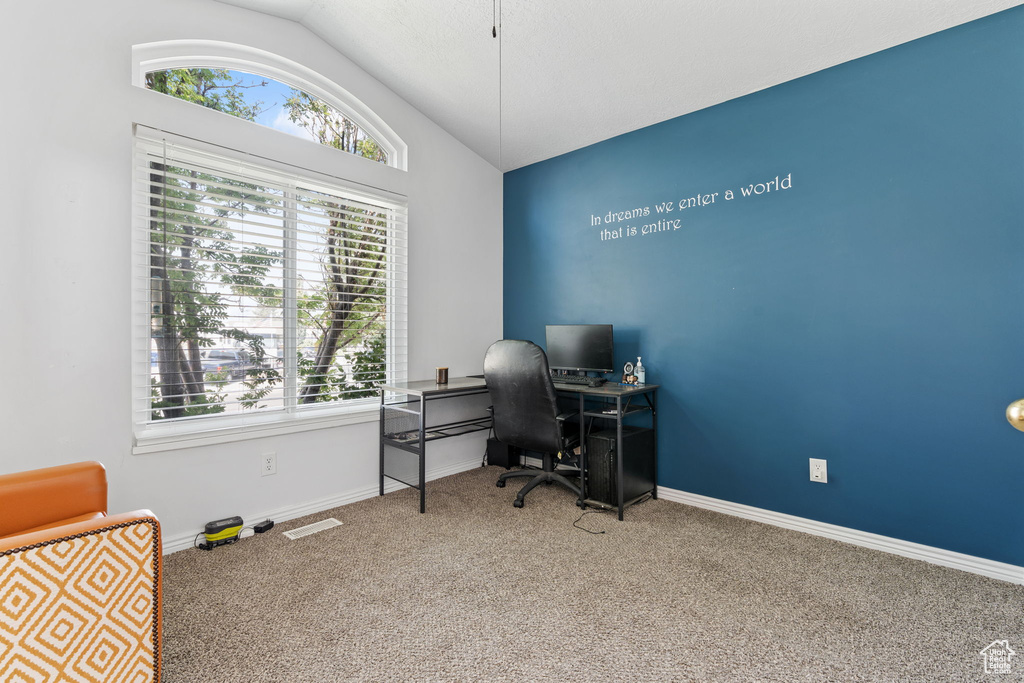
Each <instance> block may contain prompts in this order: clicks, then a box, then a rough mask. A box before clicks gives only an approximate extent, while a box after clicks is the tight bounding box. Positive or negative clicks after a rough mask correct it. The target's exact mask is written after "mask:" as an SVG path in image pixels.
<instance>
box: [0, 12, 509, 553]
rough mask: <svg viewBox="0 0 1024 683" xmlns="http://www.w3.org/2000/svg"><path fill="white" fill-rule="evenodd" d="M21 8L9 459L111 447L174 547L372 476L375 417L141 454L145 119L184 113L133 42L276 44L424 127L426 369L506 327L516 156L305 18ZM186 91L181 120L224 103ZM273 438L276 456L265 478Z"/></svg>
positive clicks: (421, 371) (7, 261) (0, 140)
mask: <svg viewBox="0 0 1024 683" xmlns="http://www.w3.org/2000/svg"><path fill="white" fill-rule="evenodd" d="M3 14H4V19H3V23H4V29H5V30H4V40H3V41H0V55H2V56H3V57H4V60H3V62H4V63H5V64H7V65H8V70H7V75H6V78H5V83H4V87H3V92H4V95H3V100H2V102H0V158H2V159H3V169H4V171H3V175H0V180H2V181H3V182H2V186H0V199H2V204H0V205H2V206H3V207H5V208H4V209H3V211H2V213H0V226H2V240H0V250H2V252H3V253H2V258H0V267H2V274H0V278H2V279H0V287H2V292H3V293H2V295H0V297H2V298H0V301H2V310H0V320H2V330H3V333H2V334H0V358H2V359H3V360H4V367H5V371H4V377H5V379H6V382H5V391H3V392H2V398H0V421H2V424H0V434H2V438H3V442H2V445H0V472H13V471H19V470H25V469H32V468H36V467H44V466H51V465H57V464H62V463H67V462H75V461H78V460H84V459H97V460H100V461H102V462H103V463H104V464H105V465H106V466H107V470H108V478H109V482H110V509H111V510H112V511H115V512H116V511H125V510H130V509H135V508H143V507H145V508H150V509H152V510H153V511H154V512H155V513H156V514H157V516H158V517H159V518H160V520H161V522H162V524H163V527H164V537H165V543H167V542H168V541H169V542H170V544H171V545H172V546H175V544H180V542H181V540H182V539H184V538H186V537H190V536H191V535H193V534H195V533H196V532H197V531H199V529H200V528H201V526H202V524H203V523H205V522H207V521H209V520H211V519H215V518H218V517H223V516H225V515H233V514H240V515H242V516H243V517H245V518H246V521H247V522H248V521H256V519H255V516H256V515H260V514H264V513H268V512H272V511H275V510H283V509H294V508H297V507H301V506H303V505H310V504H314V505H315V504H316V502H317V501H322V500H325V499H330V498H332V497H334V498H337V497H344V496H345V495H349V496H350V497H351V496H353V495H360V494H365V493H366V492H367V491H369V490H371V489H372V488H373V487H374V486H376V483H377V457H378V456H377V453H378V451H377V443H376V436H377V423H376V422H370V423H363V424H358V425H352V426H348V427H335V428H328V429H322V430H317V431H310V432H303V433H299V434H291V435H287V436H276V437H270V438H264V439H258V440H246V441H239V442H235V443H230V444H224V445H217V446H206V447H198V448H190V449H182V450H176V451H169V452H163V453H157V454H149V455H133V454H132V431H131V425H132V422H131V413H130V411H131V374H130V372H131V362H130V348H131V343H130V333H131V321H130V300H131V299H130V291H129V290H130V286H131V247H130V239H131V219H130V209H131V199H132V198H131V139H132V124H133V123H135V122H137V123H143V124H146V123H148V124H150V125H154V124H155V123H166V121H162V122H154V121H152V120H150V119H152V118H165V119H166V118H167V115H166V109H164V108H163V100H165V99H166V100H169V98H164V97H163V96H160V95H157V94H155V93H150V92H147V91H143V90H141V89H139V88H133V87H132V86H131V85H130V83H131V47H132V45H133V44H136V43H144V42H151V41H159V40H171V39H208V40H221V41H227V42H232V43H240V44H245V45H250V46H253V47H257V48H260V49H263V50H267V51H270V52H274V53H277V54H279V55H282V56H284V57H287V58H290V59H292V60H295V61H297V62H299V63H301V64H303V65H305V66H307V67H309V68H311V69H313V70H314V71H317V72H319V73H321V74H322V75H324V76H326V77H327V78H329V79H331V80H333V81H334V82H336V83H338V84H340V85H342V86H343V87H344V88H346V89H348V90H349V92H351V93H352V94H353V95H355V96H356V97H358V98H359V99H361V100H362V101H363V102H364V103H365V104H366V105H368V106H369V107H370V108H371V109H373V110H374V111H376V112H377V114H379V115H380V116H381V117H382V118H383V119H384V120H385V121H387V122H388V124H389V125H390V126H391V127H392V128H393V129H394V130H395V132H396V133H397V134H398V135H399V136H401V137H402V138H403V139H404V140H405V141H406V142H407V143H408V145H409V171H408V182H407V192H408V200H409V218H410V227H409V236H410V251H411V261H410V272H409V299H410V310H411V313H410V321H409V323H410V334H409V337H410V353H409V374H410V377H411V378H421V377H429V376H432V373H433V368H434V366H435V365H448V366H449V367H450V368H451V373H452V375H453V376H457V375H464V374H472V373H478V372H480V371H481V367H482V359H483V354H484V351H485V349H486V348H487V346H488V344H490V343H491V342H492V341H494V340H495V339H498V338H500V336H501V325H502V322H501V320H502V318H501V282H502V272H501V174H500V173H499V172H498V171H497V170H496V169H494V168H493V167H492V166H490V165H489V164H487V163H486V162H484V161H483V160H482V159H481V158H479V157H478V156H476V155H475V154H474V153H472V152H470V151H469V150H468V149H466V148H465V147H464V146H463V145H461V144H459V143H458V142H456V141H455V139H453V138H452V137H451V136H450V135H448V134H447V133H445V132H444V131H442V130H441V129H440V128H438V127H437V126H436V125H435V124H433V123H432V122H431V121H429V120H427V119H426V118H425V117H424V116H423V115H422V114H420V113H419V112H417V111H416V110H415V109H413V108H412V107H411V106H410V105H408V104H407V103H406V102H404V101H403V100H401V99H399V98H398V97H397V96H396V95H395V94H394V93H392V92H391V91H389V90H388V89H386V88H385V87H384V86H383V85H382V84H380V83H379V82H377V81H375V80H374V79H372V78H370V77H369V76H368V75H367V74H366V73H364V72H363V71H361V70H360V69H359V68H357V67H356V66H355V65H354V64H352V62H350V61H349V60H348V59H346V58H345V57H343V56H341V55H339V54H338V53H337V52H336V51H334V50H333V49H332V48H330V47H328V46H327V45H326V44H324V43H323V42H322V41H320V40H319V39H318V38H316V37H315V36H314V35H313V34H311V33H309V32H308V31H307V30H305V29H304V28H302V27H300V26H298V25H296V24H293V23H291V22H287V21H284V20H280V19H276V18H272V17H269V16H266V15H262V14H257V13H254V12H250V11H247V10H242V9H238V8H235V7H231V6H227V5H222V4H220V3H215V2H210V1H209V0H103V1H102V2H80V1H77V0H61V1H57V2H39V3H30V2H23V3H17V4H14V3H6V5H5V7H4V11H3ZM154 98H160V99H159V100H157V99H154ZM169 102H171V103H172V104H175V105H182V106H180V107H179V108H178V109H177V110H174V111H175V114H174V116H180V117H181V122H182V125H185V124H188V125H194V124H195V122H196V121H198V120H199V119H193V118H191V117H194V116H198V115H200V114H202V115H206V114H208V112H203V111H199V112H191V111H189V109H190V108H189V107H187V106H184V105H183V103H178V102H175V101H173V100H169ZM160 112H164V113H160ZM171 118H173V117H171ZM456 205H458V206H459V207H460V208H459V209H458V210H453V208H452V207H454V206H456ZM270 450H273V451H276V452H277V454H278V474H277V475H276V476H270V477H260V476H259V471H258V457H259V454H261V453H263V452H265V451H270ZM482 452H483V435H482V434H477V435H472V436H466V437H460V438H458V439H452V440H449V441H443V442H437V443H434V444H432V445H431V448H430V450H429V452H428V456H429V457H428V460H429V466H428V469H429V468H430V467H433V468H435V469H436V468H440V469H442V470H443V469H446V468H447V469H448V470H451V469H453V468H457V467H459V466H460V464H463V463H467V462H470V461H479V459H480V457H481V454H482ZM414 512H415V511H414V510H413V509H410V514H413V513H414ZM428 512H429V498H428Z"/></svg>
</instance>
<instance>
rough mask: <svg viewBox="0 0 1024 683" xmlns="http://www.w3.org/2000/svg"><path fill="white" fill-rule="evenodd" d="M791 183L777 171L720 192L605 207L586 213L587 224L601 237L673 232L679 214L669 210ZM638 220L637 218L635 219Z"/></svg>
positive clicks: (711, 203)
mask: <svg viewBox="0 0 1024 683" xmlns="http://www.w3.org/2000/svg"><path fill="white" fill-rule="evenodd" d="M792 187H793V174H792V173H787V174H786V175H785V177H783V176H781V175H777V176H775V177H774V178H772V179H771V180H768V181H766V182H760V183H750V184H749V185H742V186H740V187H739V189H738V190H737V191H733V190H731V189H730V190H725V191H724V192H708V193H697V194H695V195H693V196H690V197H685V198H683V199H678V200H675V199H674V200H672V201H667V202H660V203H658V204H655V205H653V207H652V206H641V207H635V208H631V209H628V210H626V211H609V212H608V213H606V214H604V215H603V216H599V215H595V214H590V225H591V227H600V228H601V230H600V232H599V233H598V234H599V235H600V236H601V241H604V240H615V239H619V238H621V237H636V236H637V235H641V236H643V235H654V234H656V233H659V232H675V231H676V230H678V229H679V228H681V227H683V219H682V218H674V217H671V216H670V215H669V214H673V213H676V212H679V211H685V210H687V209H698V208H703V207H706V206H714V205H715V204H716V203H719V204H720V203H723V202H729V201H732V200H734V199H736V198H744V197H759V196H761V195H766V194H770V193H772V192H781V191H783V190H788V189H791V188H792ZM650 217H656V218H657V220H652V221H650V222H643V225H632V224H631V223H632V222H634V221H637V219H646V218H650ZM637 222H640V221H637Z"/></svg>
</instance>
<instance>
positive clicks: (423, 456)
mask: <svg viewBox="0 0 1024 683" xmlns="http://www.w3.org/2000/svg"><path fill="white" fill-rule="evenodd" d="M426 469H427V399H426V396H424V395H422V394H421V395H420V514H423V513H424V512H426V511H427V472H426Z"/></svg>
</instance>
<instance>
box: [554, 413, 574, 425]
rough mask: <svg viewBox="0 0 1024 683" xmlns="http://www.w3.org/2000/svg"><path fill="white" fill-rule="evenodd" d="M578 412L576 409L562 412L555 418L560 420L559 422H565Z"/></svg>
mask: <svg viewBox="0 0 1024 683" xmlns="http://www.w3.org/2000/svg"><path fill="white" fill-rule="evenodd" d="M576 414H577V412H576V411H575V410H571V411H569V412H568V413H562V414H561V415H558V416H556V417H555V419H556V420H558V421H559V422H565V421H566V420H568V419H569V418H570V417H573V416H575V415H576Z"/></svg>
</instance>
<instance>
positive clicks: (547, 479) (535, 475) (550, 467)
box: [495, 455, 581, 508]
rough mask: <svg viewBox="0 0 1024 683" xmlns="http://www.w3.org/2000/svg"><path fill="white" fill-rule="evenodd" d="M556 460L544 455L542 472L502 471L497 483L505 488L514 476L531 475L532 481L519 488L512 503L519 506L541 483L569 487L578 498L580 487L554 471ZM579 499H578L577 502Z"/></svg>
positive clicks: (576, 472) (576, 471) (521, 505)
mask: <svg viewBox="0 0 1024 683" xmlns="http://www.w3.org/2000/svg"><path fill="white" fill-rule="evenodd" d="M554 469H555V468H554V461H553V458H552V457H551V456H550V455H545V456H544V469H543V470H542V471H540V472H537V471H535V470H515V471H513V472H502V473H501V474H500V475H499V476H498V481H497V482H495V485H496V486H497V487H498V488H504V487H505V482H506V480H508V479H512V478H513V477H531V479H530V481H528V482H526V485H525V486H523V488H521V489H519V493H517V494H516V499H515V500H514V501H513V502H512V505H513V506H514V507H517V508H521V507H523V498H524V497H525V496H526V494H527V493H529V492H530V491H532V490H533V489H535V488H537V487H538V486H540V485H541V484H558V485H559V486H561V487H562V488H565V489H568V490H570V491H572V492H573V493H574V494H576V498H577V499H579V497H580V493H581V492H580V487H579V486H577V485H576V484H574V483H573V482H572V481H570V480H569V479H568V478H567V477H565V476H564V475H563V474H562V473H559V472H555V471H554ZM568 473H569V474H578V473H579V470H575V471H574V472H572V471H570V472H568ZM578 503H579V501H577V504H578Z"/></svg>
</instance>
